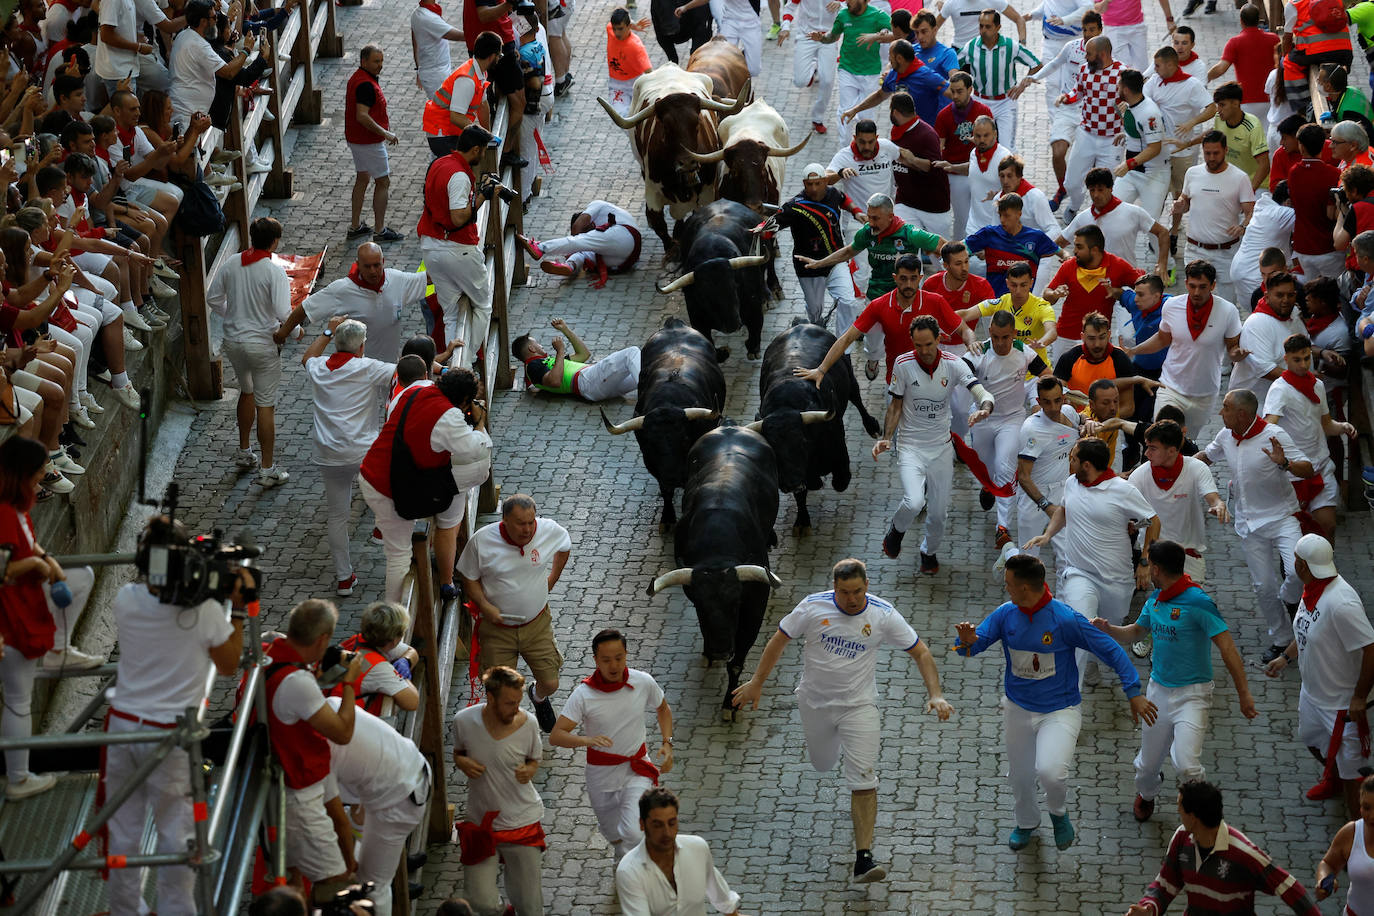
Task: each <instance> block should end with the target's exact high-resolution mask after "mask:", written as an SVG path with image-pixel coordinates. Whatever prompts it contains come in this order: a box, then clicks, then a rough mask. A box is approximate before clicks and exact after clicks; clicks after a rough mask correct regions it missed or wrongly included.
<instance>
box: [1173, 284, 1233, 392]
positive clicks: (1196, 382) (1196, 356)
mask: <svg viewBox="0 0 1374 916" xmlns="http://www.w3.org/2000/svg"><path fill="white" fill-rule="evenodd" d="M1161 308H1163V309H1164V314H1163V315H1162V316H1161V317H1160V319H1159V329H1160V330H1161V331H1167V332H1168V333H1169V334H1170V335H1172V337H1173V342H1172V343H1171V344H1170V345H1169V353H1168V355H1166V356H1165V357H1164V365H1163V366H1162V367H1161V368H1160V373H1159V380H1160V382H1162V383H1163V385H1164V387H1165V388H1172V389H1174V390H1175V391H1177V392H1178V393H1179V394H1183V395H1187V396H1188V397H1190V398H1201V397H1209V396H1211V395H1214V394H1216V393H1217V392H1218V391H1220V390H1221V361H1222V360H1223V359H1226V341H1227V339H1229V338H1232V337H1239V336H1240V312H1238V311H1236V307H1235V306H1234V305H1232V304H1231V303H1229V302H1227V301H1226V300H1225V299H1223V298H1221V297H1220V296H1213V297H1212V312H1211V314H1209V315H1208V316H1207V324H1206V326H1204V327H1203V329H1202V333H1201V334H1199V335H1198V336H1197V339H1196V340H1194V339H1193V332H1192V331H1190V330H1188V296H1187V294H1186V293H1185V294H1183V295H1180V296H1170V297H1169V298H1168V299H1165V300H1164V305H1163V306H1161Z"/></svg>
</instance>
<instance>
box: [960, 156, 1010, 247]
mask: <svg viewBox="0 0 1374 916" xmlns="http://www.w3.org/2000/svg"><path fill="white" fill-rule="evenodd" d="M1011 154H1012V153H1011V150H1009V149H1007V148H1006V147H1005V146H1003V145H1002V144H1000V143H999V144H997V149H995V150H993V152H992V158H991V159H989V160H988V168H987V171H983V170H982V169H980V168H979V167H978V150H976V149H974V150H971V151H970V152H969V154H968V194H969V209H968V227H969V229H970V230H974V231H976V230H978V229H981V228H983V227H984V226H996V225H997V224H998V220H997V197H998V195H999V194H1001V193H1002V183H1001V181H999V180H998V178H997V163H999V162H1001V161H1002V160H1003V159H1005V158H1007V157H1008V156H1010V155H1011ZM989 193H991V195H992V196H991V197H989V196H988V194H989Z"/></svg>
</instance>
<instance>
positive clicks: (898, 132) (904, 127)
mask: <svg viewBox="0 0 1374 916" xmlns="http://www.w3.org/2000/svg"><path fill="white" fill-rule="evenodd" d="M920 123H921V119H920V118H912V119H911V120H910V121H907V122H906V123H905V124H894V125H892V142H893V143H897V142H899V141H900V140H901V139H902V138H903V137H905V136H906V132H907V131H909V130H911V129H912V128H913V127H915V126H916V125H917V124H920Z"/></svg>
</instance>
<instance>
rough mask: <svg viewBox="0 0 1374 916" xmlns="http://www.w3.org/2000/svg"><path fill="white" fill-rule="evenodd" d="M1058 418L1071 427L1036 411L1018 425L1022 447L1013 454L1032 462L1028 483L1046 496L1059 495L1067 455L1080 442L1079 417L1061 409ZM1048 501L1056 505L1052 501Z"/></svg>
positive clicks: (1067, 474) (1067, 468) (1067, 473)
mask: <svg viewBox="0 0 1374 916" xmlns="http://www.w3.org/2000/svg"><path fill="white" fill-rule="evenodd" d="M1059 415H1060V416H1061V417H1064V418H1066V419H1068V420H1069V421H1070V425H1069V426H1065V425H1064V424H1063V423H1059V422H1057V421H1055V420H1051V419H1050V418H1049V417H1047V416H1045V412H1044V411H1043V410H1037V411H1036V412H1035V413H1033V414H1031V415H1030V416H1029V417H1027V418H1026V422H1024V423H1022V424H1021V447H1020V448H1019V449H1018V450H1017V453H1016V454H1017V457H1019V458H1029V459H1030V460H1031V461H1033V462H1035V463H1034V464H1032V465H1031V475H1030V476H1031V483H1033V484H1035V488H1036V489H1037V490H1039V491H1040V492H1041V493H1042V494H1044V495H1045V496H1050V494H1051V493H1055V494H1057V493H1059V490H1060V488H1061V487H1062V486H1063V484H1064V478H1066V477H1068V476H1069V452H1070V451H1071V450H1072V449H1073V444H1074V443H1075V442H1077V441H1078V438H1079V436H1078V422H1079V416H1078V413H1077V412H1076V411H1073V410H1067V409H1063V410H1060V411H1059ZM1050 501H1051V502H1058V500H1057V499H1055V498H1053V497H1051V498H1050Z"/></svg>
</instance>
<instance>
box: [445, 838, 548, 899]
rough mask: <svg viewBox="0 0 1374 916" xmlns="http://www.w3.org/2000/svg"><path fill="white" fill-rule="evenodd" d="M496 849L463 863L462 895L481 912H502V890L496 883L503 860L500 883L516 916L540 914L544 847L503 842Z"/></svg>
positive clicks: (542, 893) (542, 895)
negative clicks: (468, 863) (489, 855)
mask: <svg viewBox="0 0 1374 916" xmlns="http://www.w3.org/2000/svg"><path fill="white" fill-rule="evenodd" d="M496 853H497V854H496V855H494V856H491V857H489V858H487V859H485V860H483V861H481V862H478V863H477V864H476V865H464V866H463V896H464V897H466V898H467V901H468V903H470V904H472V908H473V909H474V910H476V911H477V912H478V913H479V914H481V916H498V914H499V913H501V911H502V909H503V907H502V905H501V891H500V890H499V889H498V888H497V886H496V877H497V874H498V872H499V871H500V868H501V862H502V860H504V861H505V866H506V873H505V876H504V880H503V881H502V884H503V885H504V886H505V890H506V896H507V897H509V898H510V902H511V903H512V904H513V905H514V906H515V912H516V913H517V914H518V916H543V912H544V887H543V869H544V850H542V849H539V848H538V847H535V846H516V845H512V844H509V843H502V844H500V845H498V846H497V847H496Z"/></svg>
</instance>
